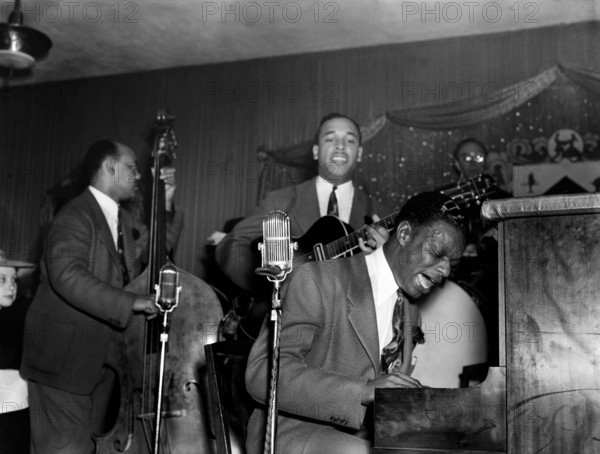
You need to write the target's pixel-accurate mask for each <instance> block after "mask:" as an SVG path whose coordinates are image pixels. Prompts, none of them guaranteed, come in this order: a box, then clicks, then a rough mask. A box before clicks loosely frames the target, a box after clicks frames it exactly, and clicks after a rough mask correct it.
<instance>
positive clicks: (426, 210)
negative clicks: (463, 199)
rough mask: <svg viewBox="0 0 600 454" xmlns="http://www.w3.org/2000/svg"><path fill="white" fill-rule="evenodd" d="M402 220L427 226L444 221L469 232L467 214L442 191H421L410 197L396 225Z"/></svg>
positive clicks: (464, 231)
mask: <svg viewBox="0 0 600 454" xmlns="http://www.w3.org/2000/svg"><path fill="white" fill-rule="evenodd" d="M402 221H408V222H409V223H410V224H411V225H415V226H425V225H431V224H433V223H435V222H439V221H443V222H447V223H448V224H452V225H454V226H456V227H458V228H459V229H461V230H462V232H463V234H466V233H467V224H466V220H465V216H464V214H463V212H462V210H461V209H460V207H459V206H458V205H457V204H456V202H455V201H454V200H452V199H451V198H450V197H448V196H447V195H445V194H442V193H441V192H421V193H420V194H417V195H415V196H414V197H411V198H410V199H408V201H407V202H406V203H405V204H404V206H403V207H402V209H401V210H400V214H399V215H398V219H397V220H396V227H398V225H399V224H400V222H402Z"/></svg>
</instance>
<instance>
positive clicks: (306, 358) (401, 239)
mask: <svg viewBox="0 0 600 454" xmlns="http://www.w3.org/2000/svg"><path fill="white" fill-rule="evenodd" d="M464 247H465V224H464V216H463V215H462V213H461V210H460V208H459V207H458V206H457V204H456V203H455V202H454V201H453V200H452V199H451V198H450V197H448V196H446V195H444V194H441V193H436V192H430V193H422V194H419V195H417V196H415V197H413V198H411V199H410V200H409V201H408V202H407V203H406V204H405V205H404V207H403V208H402V210H401V211H400V213H399V215H398V217H397V221H396V227H395V229H394V230H393V233H392V235H391V237H390V238H389V240H388V241H387V242H386V243H385V244H384V245H383V247H381V248H379V249H377V250H376V251H375V252H373V253H372V254H358V255H355V256H353V257H350V258H347V259H346V258H345V259H341V260H326V261H316V262H310V263H307V264H304V265H302V266H300V267H298V268H296V269H295V270H294V272H293V273H292V275H291V279H290V281H289V284H288V286H287V289H286V290H287V291H286V293H285V295H284V298H283V300H284V303H283V304H284V310H283V316H282V317H283V318H282V332H281V343H280V367H279V387H278V394H279V405H278V408H279V412H280V413H279V419H278V432H277V440H276V442H277V451H278V452H282V453H286V454H301V453H303V454H321V453H328V454H338V453H339V454H368V453H370V451H371V441H370V435H369V429H371V427H369V426H370V424H369V418H366V419H365V416H366V415H367V414H368V413H367V409H368V408H369V407H370V406H371V404H372V403H373V400H374V394H375V388H388V387H404V388H415V387H420V386H421V384H420V383H419V381H417V380H416V379H414V378H412V377H411V376H410V374H411V373H412V370H413V366H414V364H413V363H412V352H413V347H414V345H415V343H416V342H421V341H422V340H423V339H422V332H421V331H420V330H419V329H417V327H419V326H420V316H419V310H418V307H417V304H418V303H419V301H420V300H419V299H420V298H421V297H423V296H424V295H426V294H428V293H429V292H430V291H432V290H433V289H434V288H435V287H436V286H437V285H440V284H443V282H444V281H445V280H446V279H447V278H448V276H449V275H450V271H451V267H452V266H453V265H455V264H456V263H457V262H458V261H459V260H460V258H461V256H462V253H463V250H464ZM269 358H270V350H269V329H268V325H267V324H265V325H263V329H262V330H261V334H260V336H259V338H258V339H257V340H256V342H255V343H254V345H253V347H252V351H251V352H250V357H249V359H248V366H247V369H246V387H247V389H248V391H249V393H250V395H251V396H252V397H253V398H254V399H256V400H257V401H260V402H263V403H264V402H265V401H266V400H267V396H266V383H268V374H269V369H270V368H269V367H268V365H269ZM265 419H266V418H265V412H264V410H262V409H257V410H255V411H254V412H253V414H252V416H251V418H250V421H249V424H248V437H247V441H246V446H247V448H248V449H247V450H248V453H249V454H258V453H260V452H262V447H263V443H262V440H263V435H264V433H265V432H264V430H265Z"/></svg>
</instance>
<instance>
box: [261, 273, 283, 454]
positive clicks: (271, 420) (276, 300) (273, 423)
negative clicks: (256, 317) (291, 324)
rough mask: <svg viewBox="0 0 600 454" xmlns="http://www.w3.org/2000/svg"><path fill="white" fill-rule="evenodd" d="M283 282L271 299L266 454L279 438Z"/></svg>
mask: <svg viewBox="0 0 600 454" xmlns="http://www.w3.org/2000/svg"><path fill="white" fill-rule="evenodd" d="M281 282H283V280H274V281H273V294H272V299H271V322H273V333H272V337H271V352H272V366H271V382H270V384H269V411H268V414H267V433H266V436H265V446H264V453H265V454H275V452H276V449H275V439H276V436H277V382H278V380H279V339H280V337H281V297H280V292H279V291H280V288H281Z"/></svg>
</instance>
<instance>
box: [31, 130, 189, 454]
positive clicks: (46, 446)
mask: <svg viewBox="0 0 600 454" xmlns="http://www.w3.org/2000/svg"><path fill="white" fill-rule="evenodd" d="M83 167H84V172H86V176H87V178H88V182H89V186H88V187H87V188H86V189H85V190H84V191H83V193H82V194H80V195H79V196H77V197H76V198H74V199H73V200H72V201H71V202H70V203H69V204H68V205H66V206H65V207H64V208H63V209H62V210H61V211H60V212H59V213H58V215H57V216H56V218H55V220H54V222H53V223H52V226H51V227H50V231H49V233H48V238H47V242H46V246H45V252H44V256H43V258H42V263H41V268H42V273H41V284H40V287H39V289H38V292H37V294H36V296H35V298H34V301H33V303H32V304H31V308H30V310H29V312H28V315H27V319H26V324H25V337H24V347H23V360H22V363H21V374H22V375H23V376H24V377H25V378H27V379H28V381H29V382H28V391H29V405H30V419H31V453H32V454H52V453H61V454H69V453H72V454H86V453H93V452H94V451H95V445H94V441H93V438H92V436H93V435H94V434H100V433H103V432H105V430H106V427H105V419H106V416H107V412H108V409H109V403H110V401H111V393H112V391H113V387H114V385H115V374H114V372H113V370H112V369H111V368H109V367H107V366H108V364H107V359H108V356H109V353H110V352H111V349H114V348H115V344H116V341H117V339H118V337H119V333H120V332H121V331H122V330H123V329H124V328H125V327H126V326H127V325H128V324H129V323H131V321H132V318H133V317H140V316H145V317H146V318H152V317H154V316H155V315H156V313H157V308H156V306H155V304H154V298H153V297H152V296H150V295H137V294H134V293H130V292H128V291H126V290H124V289H123V287H125V285H127V283H128V282H129V281H131V280H133V279H134V278H135V277H136V276H138V275H139V273H140V268H141V265H140V257H139V256H137V254H136V251H137V248H136V246H135V243H134V239H133V236H132V229H133V219H132V217H131V215H129V214H128V213H127V212H126V211H124V210H120V206H119V203H120V202H124V201H126V200H129V199H131V198H132V197H134V195H135V193H136V188H137V183H138V181H139V180H140V178H141V175H140V173H139V171H138V169H137V165H136V156H135V153H134V152H133V150H131V149H130V148H129V147H127V146H125V145H123V144H120V143H117V142H113V141H109V140H101V141H98V142H96V143H94V144H93V145H92V146H91V147H90V148H89V149H88V151H87V153H86V155H85V157H84V161H83ZM160 179H161V180H162V181H163V182H164V184H165V194H166V211H167V224H168V226H167V229H168V235H167V237H168V239H169V240H170V241H169V242H170V246H171V247H173V246H174V245H175V243H176V238H177V237H178V234H179V231H180V229H181V226H182V216H181V214H180V213H175V211H174V208H173V195H174V191H175V169H173V168H163V169H161V174H160ZM174 239H175V240H174Z"/></svg>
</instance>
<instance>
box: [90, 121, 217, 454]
mask: <svg viewBox="0 0 600 454" xmlns="http://www.w3.org/2000/svg"><path fill="white" fill-rule="evenodd" d="M173 120H174V118H173V117H172V116H170V115H168V114H166V113H162V112H159V114H158V116H157V118H156V121H155V126H156V128H157V133H156V137H155V140H154V146H153V168H154V170H155V171H154V174H153V185H152V205H151V216H150V235H149V237H150V242H149V253H148V266H147V267H146V269H145V270H144V271H143V272H142V274H140V275H139V276H138V277H137V278H136V279H134V280H133V281H132V282H131V283H130V284H129V285H128V286H127V287H126V288H125V289H126V290H128V291H131V292H132V293H136V294H152V293H154V292H155V285H156V284H157V283H158V282H159V273H160V270H161V268H162V267H163V266H164V265H167V264H168V265H169V268H170V269H175V270H176V271H177V273H178V285H179V286H180V287H181V292H180V294H179V303H178V305H177V307H176V308H175V309H174V310H173V311H172V312H171V313H170V314H169V326H168V332H169V334H168V344H167V347H168V350H167V353H166V358H165V367H164V371H162V370H161V369H162V368H160V349H161V346H160V344H161V342H160V340H159V338H160V334H161V331H162V329H161V326H160V325H161V319H162V317H161V316H159V317H157V318H155V319H153V320H149V321H147V320H145V319H144V318H143V317H142V316H134V317H132V321H131V323H130V324H129V325H128V327H127V328H126V329H125V330H124V332H122V333H120V334H119V337H118V339H117V342H116V345H117V348H115V349H114V351H113V355H112V360H111V365H112V366H113V367H114V369H115V372H116V374H117V377H118V382H119V383H118V388H119V408H118V411H117V415H116V421H115V423H114V425H113V427H112V428H110V429H109V430H108V431H107V432H106V433H105V434H102V435H98V436H97V437H95V442H96V453H97V454H115V453H135V454H146V453H152V454H158V453H159V452H160V454H171V453H186V454H187V453H208V452H211V451H212V443H211V441H210V440H209V437H208V434H207V424H206V421H205V416H204V415H205V411H204V410H203V398H202V387H203V384H202V382H203V379H202V376H203V372H204V369H205V364H206V363H205V357H204V345H205V344H209V343H213V342H215V341H217V340H218V332H219V324H220V321H221V320H222V318H223V312H222V308H221V304H220V302H219V300H218V298H217V296H216V294H215V292H214V291H213V290H212V288H211V287H210V286H209V285H208V284H207V283H205V282H204V281H202V280H201V279H199V278H198V277H196V276H193V275H192V274H190V273H187V272H186V271H184V270H181V269H179V268H177V267H176V266H174V265H173V264H172V263H171V261H170V259H169V257H168V255H167V242H166V216H167V213H166V210H165V187H164V183H163V181H162V180H160V169H161V168H163V167H165V166H166V165H169V163H170V162H171V161H172V160H173V159H174V157H175V156H174V150H175V147H176V146H177V142H176V139H175V132H174V129H173V126H172V123H173ZM161 372H164V373H163V374H162V377H161ZM161 378H162V386H161V393H160V394H161V396H162V398H161V400H160V402H159V401H158V395H159V392H158V387H159V382H160V381H161ZM159 403H160V405H159ZM157 408H160V409H161V410H160V413H158V414H157ZM157 416H158V418H157ZM156 421H159V422H160V423H159V425H160V428H157V427H156V425H157V424H156ZM157 430H158V432H157ZM156 448H158V449H156ZM157 451H158V452H157Z"/></svg>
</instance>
